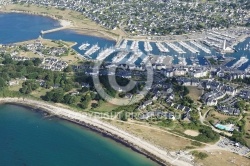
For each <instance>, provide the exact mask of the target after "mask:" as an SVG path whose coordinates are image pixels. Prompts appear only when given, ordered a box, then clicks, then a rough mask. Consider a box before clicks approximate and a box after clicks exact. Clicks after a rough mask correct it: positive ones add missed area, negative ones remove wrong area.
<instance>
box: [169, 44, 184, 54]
mask: <svg viewBox="0 0 250 166" xmlns="http://www.w3.org/2000/svg"><path fill="white" fill-rule="evenodd" d="M166 44H167V45H168V46H169V47H170V48H172V49H173V50H175V51H176V52H178V53H179V54H185V53H186V52H185V51H183V50H182V49H181V48H180V47H178V46H176V45H175V44H174V43H166Z"/></svg>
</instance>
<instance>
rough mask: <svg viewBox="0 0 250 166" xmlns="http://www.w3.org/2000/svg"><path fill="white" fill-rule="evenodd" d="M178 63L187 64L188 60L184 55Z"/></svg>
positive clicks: (179, 58)
mask: <svg viewBox="0 0 250 166" xmlns="http://www.w3.org/2000/svg"><path fill="white" fill-rule="evenodd" d="M178 60H179V62H178V64H179V65H181V66H186V65H187V61H186V58H184V57H178Z"/></svg>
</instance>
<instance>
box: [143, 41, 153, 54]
mask: <svg viewBox="0 0 250 166" xmlns="http://www.w3.org/2000/svg"><path fill="white" fill-rule="evenodd" d="M144 50H145V51H146V52H150V51H152V50H153V48H152V46H151V45H150V43H149V42H148V41H146V42H144Z"/></svg>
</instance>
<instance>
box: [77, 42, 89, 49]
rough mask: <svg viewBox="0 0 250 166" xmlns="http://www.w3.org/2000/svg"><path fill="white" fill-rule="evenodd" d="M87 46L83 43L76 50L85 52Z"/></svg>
mask: <svg viewBox="0 0 250 166" xmlns="http://www.w3.org/2000/svg"><path fill="white" fill-rule="evenodd" d="M88 46H90V44H89V43H83V44H82V45H81V46H79V47H78V49H79V50H86V49H87V47H88Z"/></svg>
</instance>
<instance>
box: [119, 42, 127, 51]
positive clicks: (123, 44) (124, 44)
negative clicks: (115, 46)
mask: <svg viewBox="0 0 250 166" xmlns="http://www.w3.org/2000/svg"><path fill="white" fill-rule="evenodd" d="M127 43H128V41H127V40H124V41H123V42H122V44H121V45H120V48H121V49H126V48H127Z"/></svg>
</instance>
